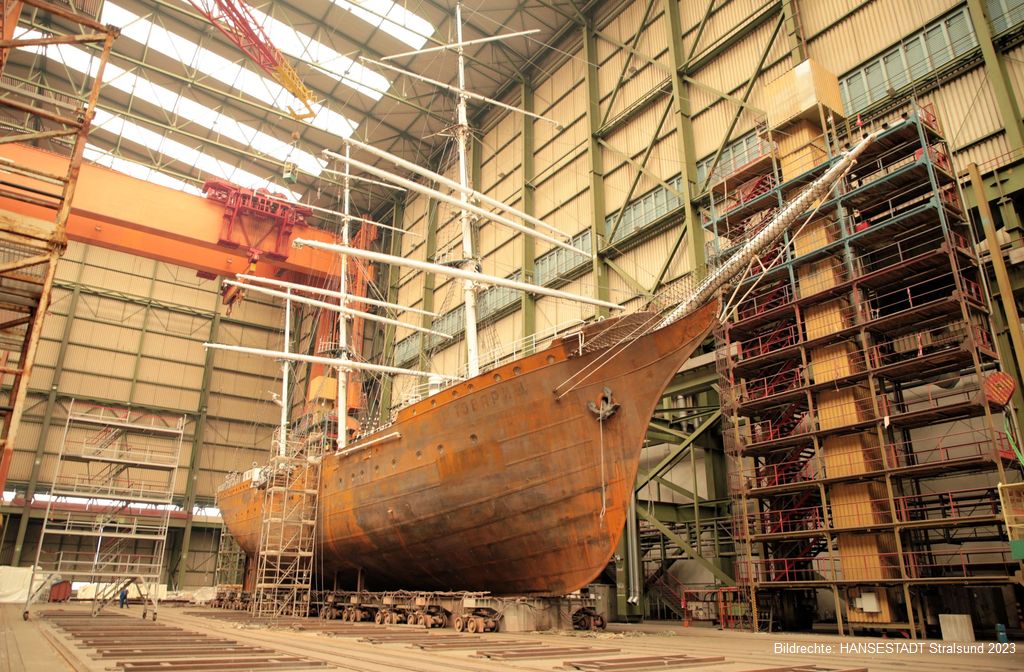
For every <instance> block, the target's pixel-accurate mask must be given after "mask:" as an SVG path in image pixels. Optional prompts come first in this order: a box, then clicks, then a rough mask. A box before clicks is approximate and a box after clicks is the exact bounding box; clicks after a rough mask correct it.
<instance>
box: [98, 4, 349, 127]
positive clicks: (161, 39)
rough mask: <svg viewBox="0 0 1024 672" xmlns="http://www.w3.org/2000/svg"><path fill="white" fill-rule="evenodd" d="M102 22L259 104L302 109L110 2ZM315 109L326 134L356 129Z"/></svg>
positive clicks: (284, 94) (271, 84)
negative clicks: (118, 27) (251, 98)
mask: <svg viewBox="0 0 1024 672" xmlns="http://www.w3.org/2000/svg"><path fill="white" fill-rule="evenodd" d="M100 20H101V21H102V22H103V23H109V24H112V25H115V26H120V27H121V37H122V38H128V39H130V40H134V41H136V42H138V43H140V44H143V45H146V46H147V47H148V48H149V49H152V50H153V51H156V52H158V53H161V54H163V55H164V56H167V57H169V58H173V59H175V60H177V61H179V62H181V63H182V64H184V65H185V66H187V67H189V68H193V69H195V70H198V71H199V72H201V73H203V75H204V76H206V77H210V78H212V79H216V80H217V81H219V82H221V83H223V84H226V85H227V86H230V87H232V88H234V89H238V90H239V91H242V92H244V93H246V94H248V95H249V96H252V97H253V98H256V99H258V100H262V101H266V102H269V103H270V104H271V105H273V106H274V107H276V108H278V109H281V110H285V109H287V108H288V107H289V106H290V107H300V106H301V104H300V103H299V102H298V101H297V100H295V97H294V96H293V95H292V94H291V93H289V92H288V91H286V90H285V89H284V87H282V86H281V85H280V84H278V83H277V82H275V81H273V80H272V79H269V78H267V77H264V76H262V75H260V74H257V73H256V72H253V71H252V70H250V69H248V68H246V67H244V66H241V65H239V64H238V63H234V62H232V61H230V60H228V59H226V58H224V57H223V56H221V55H219V54H216V53H214V52H212V51H210V50H209V49H205V48H203V47H200V46H199V45H198V44H196V43H195V42H192V41H190V40H187V39H185V38H184V37H181V36H180V35H178V34H176V33H172V32H170V31H169V30H167V29H165V28H163V27H161V26H158V25H157V24H155V23H152V22H150V21H148V20H146V19H143V18H141V17H139V16H137V15H135V14H132V13H131V12H129V11H128V10H126V9H123V8H121V7H118V6H117V5H115V4H113V3H111V2H109V0H108V1H107V2H104V3H103V13H102V15H101V18H100ZM312 109H313V111H314V112H315V116H314V117H313V118H312V119H311V120H310V121H309V123H310V124H311V125H312V126H315V127H316V128H319V129H321V130H323V131H325V132H327V133H330V134H332V135H336V136H338V137H341V138H347V137H349V136H350V135H352V132H353V131H355V129H356V127H357V124H356V123H355V122H353V121H351V120H349V119H347V118H346V117H344V116H342V115H341V114H338V113H337V112H334V111H333V110H330V109H328V108H327V107H325V106H323V105H320V104H318V103H314V104H313V105H312Z"/></svg>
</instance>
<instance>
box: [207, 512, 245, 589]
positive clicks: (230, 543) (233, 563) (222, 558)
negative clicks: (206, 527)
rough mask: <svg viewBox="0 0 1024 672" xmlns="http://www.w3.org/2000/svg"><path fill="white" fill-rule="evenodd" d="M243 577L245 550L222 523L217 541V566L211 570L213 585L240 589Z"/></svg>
mask: <svg viewBox="0 0 1024 672" xmlns="http://www.w3.org/2000/svg"><path fill="white" fill-rule="evenodd" d="M244 579H245V551H243V550H242V547H241V546H239V545H238V542H237V541H235V538H234V537H233V536H231V532H229V531H228V527H227V525H222V526H221V528H220V537H219V541H218V543H217V566H216V567H215V568H214V570H213V585H214V586H238V588H239V589H241V587H242V581H243V580H244Z"/></svg>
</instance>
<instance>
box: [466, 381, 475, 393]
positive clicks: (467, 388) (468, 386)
mask: <svg viewBox="0 0 1024 672" xmlns="http://www.w3.org/2000/svg"><path fill="white" fill-rule="evenodd" d="M473 390H474V387H473V383H470V384H468V385H466V391H467V392H472V391H473Z"/></svg>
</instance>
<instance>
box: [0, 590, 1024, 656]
mask: <svg viewBox="0 0 1024 672" xmlns="http://www.w3.org/2000/svg"><path fill="white" fill-rule="evenodd" d="M196 612H205V613H207V614H210V616H198V615H195V613H196ZM87 613H88V610H87V608H86V607H85V606H84V605H82V606H78V605H71V606H66V607H63V608H62V609H61V611H60V612H56V611H54V607H50V606H48V605H40V607H39V608H38V613H37V614H34V616H33V619H32V620H31V621H29V622H24V621H23V620H22V618H21V607H20V606H18V605H2V608H0V628H2V630H0V647H2V650H0V653H2V654H3V655H2V657H0V671H2V670H12V671H17V670H24V671H26V672H44V671H45V672H60V671H63V670H75V671H77V672H99V671H100V670H114V669H132V670H145V669H151V668H147V667H146V664H147V663H146V662H145V661H143V662H141V663H140V662H134V663H128V664H127V666H126V667H117V666H116V662H117V661H115V660H110V659H107V660H99V659H97V657H96V656H97V649H95V648H90V649H86V648H82V643H81V642H80V641H75V640H74V639H72V637H71V636H70V635H69V633H68V632H67V631H66V630H65V628H67V627H69V626H67V623H68V622H71V623H78V622H81V621H82V620H83V619H82V618H81V617H82V616H85V615H86V614H87ZM111 613H112V614H117V615H120V616H122V617H121V618H118V617H117V615H114V616H110V617H108V618H109V620H108V622H112V623H114V624H115V628H121V629H123V630H124V631H127V632H131V633H132V636H135V637H144V636H145V635H144V634H141V633H143V632H147V631H151V630H147V628H152V626H153V624H152V622H149V621H147V622H146V623H147V625H143V622H142V619H141V618H140V616H141V608H140V607H138V606H134V607H132V608H130V609H128V610H125V611H124V612H119V610H117V609H114V610H112V612H111ZM225 613H226V612H223V611H220V610H212V609H209V610H204V609H200V608H196V607H167V606H163V607H161V609H160V613H159V624H161V625H164V626H167V627H168V628H179V629H180V630H181V633H180V635H181V636H182V637H186V638H187V637H193V636H195V634H193V633H196V634H199V635H206V636H207V637H211V638H217V639H227V640H232V641H234V642H237V644H238V645H240V646H250V647H261V648H262V649H271V650H273V651H275V652H279V653H278V654H276V655H282V656H292V657H298V658H301V659H304V660H306V661H308V662H310V663H313V664H316V663H319V662H320V661H323V662H326V663H327V664H328V667H320V668H316V669H340V670H359V671H367V672H375V671H383V670H401V671H408V672H485V671H491V670H511V671H513V672H515V671H519V670H522V671H530V672H547V671H550V670H556V669H575V668H571V667H570V668H567V667H564V665H565V664H566V663H567V662H568V661H588V660H608V661H612V660H623V659H627V658H634V657H641V656H655V655H658V656H664V655H674V654H675V655H677V654H686V655H689V656H693V657H696V658H709V657H710V658H720V660H714V661H707V662H703V663H699V664H694V663H696V662H697V661H693V663H691V664H689V665H669V666H659V667H657V668H643V669H660V670H673V669H677V670H683V669H698V670H715V671H720V672H754V671H757V672H765V671H768V670H771V671H773V672H775V671H778V672H782V671H783V670H791V669H794V668H796V669H797V670H820V671H824V670H836V671H838V670H843V671H846V670H872V671H876V670H877V671H882V670H899V671H901V672H934V671H939V670H950V671H953V670H965V669H967V670H971V671H972V672H1004V671H1005V672H1010V671H1014V672H1017V671H1019V670H1024V643H1022V646H1020V647H1017V648H1019V649H1021V652H1019V653H1012V654H1010V653H1007V654H996V653H981V654H959V655H955V654H946V653H930V652H928V647H929V644H932V643H935V644H938V642H925V643H924V645H923V646H924V649H925V651H924V652H921V653H885V652H878V653H842V652H840V650H839V647H840V645H841V644H843V643H847V644H849V643H851V642H852V643H856V644H866V643H876V644H880V645H885V644H892V643H902V644H906V643H908V641H907V640H877V639H869V638H857V639H843V638H839V637H834V636H827V635H806V634H800V635H779V634H773V635H763V634H751V633H743V632H721V631H718V630H713V629H709V628H697V627H695V628H683V627H680V626H679V625H678V624H675V623H647V624H644V625H642V626H629V625H619V624H612V625H610V626H609V628H608V631H607V632H604V633H584V632H560V633H531V634H525V635H524V634H511V635H508V634H501V633H488V634H486V635H482V636H481V639H480V640H470V639H468V638H469V637H472V636H471V635H468V634H465V635H460V636H459V637H461V638H463V639H462V641H460V642H458V645H468V646H469V648H465V649H457V650H432V651H424V650H421V649H419V648H416V647H415V646H414V645H413V644H412V643H411V642H410V641H409V640H411V639H414V638H415V639H422V638H423V637H430V638H435V637H437V636H438V635H442V634H443V635H446V636H450V635H454V634H455V633H454V630H451V629H448V630H445V631H443V632H441V631H437V630H434V631H431V632H430V633H427V632H426V631H425V630H423V629H420V628H414V627H412V626H390V628H384V627H382V626H375V625H371V624H358V625H346V624H340V623H339V622H336V621H334V622H330V623H329V624H323V623H322V622H320V621H315V620H311V621H310V623H309V624H308V625H309V626H311V627H320V625H324V627H326V628H327V629H334V630H336V631H335V632H316V631H299V630H296V629H294V628H267V627H262V626H254V625H252V624H239V623H237V622H234V621H232V620H226V619H225V618H224V615H225ZM227 613H232V612H227ZM60 619H65V620H64V621H63V623H64V624H63V625H61V622H60ZM68 619H70V620H68ZM70 627H71V628H74V627H77V626H75V625H72V626H70ZM300 627H306V624H303V625H301V626H300ZM161 629H163V628H161ZM373 635H377V636H382V637H384V638H392V639H397V640H399V641H388V642H385V643H376V644H375V643H369V642H364V641H360V640H362V639H364V638H365V637H367V636H373ZM402 639H405V640H406V641H400V640H402ZM449 641H453V640H449ZM524 641H526V642H529V643H531V644H536V645H537V646H540V647H543V648H545V649H546V650H551V651H552V652H554V651H557V650H558V649H565V648H570V647H571V648H585V649H586V650H585V651H581V652H578V653H573V654H558V653H553V654H552V655H551V656H549V657H545V658H537V659H529V660H489V659H487V658H481V657H478V655H477V652H478V651H483V650H488V647H490V650H492V651H499V652H500V651H502V650H505V651H510V650H512V649H511V648H510V647H511V646H512V645H511V644H510V643H511V642H519V643H522V642H524ZM169 642H172V640H169ZM476 642H479V645H477V644H476ZM777 643H779V644H793V645H806V646H814V645H817V647H818V650H819V651H820V650H823V649H824V647H826V646H831V647H832V652H831V653H830V654H829V653H803V654H794V653H777V652H776V644H777ZM503 644H504V646H503ZM167 646H168V650H174V651H175V654H174V655H175V656H177V661H178V662H177V663H176V664H177V665H185V664H186V663H190V662H192V661H195V665H197V667H191V668H189V669H203V670H217V671H218V672H220V670H225V669H228V667H227V665H226V664H224V663H223V662H221V663H208V664H207V665H211V666H208V667H203V664H202V663H201V661H198V660H197V659H199V658H201V655H199V654H195V655H194V656H191V657H190V655H189V651H190V650H192V647H195V646H201V645H196V644H174V643H173V642H172V643H169V644H168V645H167ZM220 646H225V645H220ZM610 649H617V651H610ZM267 655H268V656H269V655H270V654H267ZM293 659H294V658H293ZM153 663H156V664H158V665H159V664H161V663H160V661H159V660H157V661H153V662H151V663H149V665H150V666H152V664H153ZM163 664H166V663H163ZM287 664H288V663H287V661H283V662H282V665H284V666H283V667H278V668H277V669H289V668H288V667H287ZM809 666H817V667H809ZM163 669H171V670H178V669H185V668H184V667H172V668H163ZM231 669H243V670H244V669H253V668H252V667H248V666H246V664H245V663H242V664H241V667H235V668H231ZM620 669H621V668H620Z"/></svg>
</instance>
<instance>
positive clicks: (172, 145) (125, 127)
mask: <svg viewBox="0 0 1024 672" xmlns="http://www.w3.org/2000/svg"><path fill="white" fill-rule="evenodd" d="M92 125H93V128H98V129H103V130H105V131H107V132H109V133H112V134H113V135H116V136H118V137H120V138H124V139H125V140H128V141H130V142H133V143H135V144H137V145H140V146H142V147H145V148H147V149H149V150H151V151H154V152H156V153H158V154H162V155H164V156H166V157H169V158H172V159H174V160H176V161H180V162H181V163H184V164H186V165H188V166H192V167H193V168H195V169H196V170H199V171H201V172H203V173H208V174H210V175H211V176H214V177H220V178H222V179H225V180H228V181H230V182H233V183H235V184H237V185H239V186H242V187H246V188H248V189H257V188H260V187H263V188H267V187H270V188H273V189H274V190H275V191H277V192H278V193H283V194H285V195H286V196H288V197H289V198H291V199H292V200H295V201H298V200H300V199H301V197H302V195H301V194H299V193H297V192H294V191H291V190H289V189H285V188H283V187H281V186H280V185H277V184H274V183H273V182H271V181H270V180H269V179H267V178H266V177H264V176H260V175H255V174H253V173H250V172H248V171H247V170H243V169H242V168H239V167H237V166H233V165H231V164H230V163H228V162H226V161H222V160H220V159H218V158H216V157H213V156H210V155H209V154H205V153H203V152H201V151H199V150H198V149H195V148H194V147H189V146H187V145H185V144H183V143H180V142H178V141H177V140H172V139H170V138H168V137H166V136H163V135H160V134H159V133H156V132H154V131H151V130H150V129H148V128H145V127H144V126H141V125H139V124H136V123H135V122H133V121H130V120H128V119H125V118H124V117H120V116H118V115H116V114H111V113H110V112H107V111H106V110H96V116H95V117H94V118H93V124H92Z"/></svg>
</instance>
